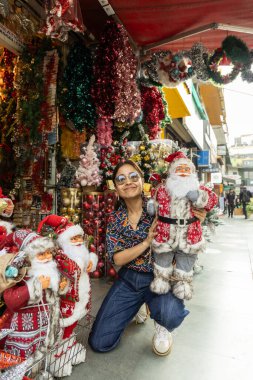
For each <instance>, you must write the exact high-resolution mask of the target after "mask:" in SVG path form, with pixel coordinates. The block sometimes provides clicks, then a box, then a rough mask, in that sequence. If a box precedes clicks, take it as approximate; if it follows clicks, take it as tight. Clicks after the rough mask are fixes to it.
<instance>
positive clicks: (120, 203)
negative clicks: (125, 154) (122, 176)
mask: <svg viewBox="0 0 253 380" xmlns="http://www.w3.org/2000/svg"><path fill="white" fill-rule="evenodd" d="M124 165H131V166H132V167H133V168H134V169H135V170H136V171H137V172H138V173H139V174H140V176H141V178H144V174H143V171H142V170H141V168H140V167H139V166H138V165H137V164H136V163H135V162H134V161H132V160H126V161H120V162H119V163H118V164H117V166H116V167H115V169H114V171H113V175H112V180H113V182H114V184H115V177H116V175H117V173H118V170H119V169H120V168H122V166H124ZM120 206H122V207H125V208H126V204H125V201H124V200H123V199H121V198H119V199H118V200H117V201H116V204H115V206H114V209H115V210H118V209H119V207H120Z"/></svg>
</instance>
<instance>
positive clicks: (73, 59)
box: [59, 44, 97, 132]
mask: <svg viewBox="0 0 253 380" xmlns="http://www.w3.org/2000/svg"><path fill="white" fill-rule="evenodd" d="M92 80H93V74H92V57H91V52H90V50H89V49H87V48H86V47H85V46H84V45H80V44H79V45H74V46H73V47H72V49H71V50H70V52H69V55H68V58H67V66H66V68H65V70H64V73H63V80H62V84H61V91H60V94H59V97H60V99H59V105H60V110H61V112H62V114H63V115H64V116H65V117H66V119H67V120H70V121H72V123H73V125H74V127H75V128H76V129H77V130H78V131H83V130H84V128H85V127H87V132H88V131H89V129H93V128H94V127H95V126H96V120H97V115H96V111H95V107H94V104H93V101H92V97H91V85H92Z"/></svg>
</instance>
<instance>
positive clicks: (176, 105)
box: [163, 87, 191, 119]
mask: <svg viewBox="0 0 253 380" xmlns="http://www.w3.org/2000/svg"><path fill="white" fill-rule="evenodd" d="M163 92H164V95H165V100H166V102H167V104H168V113H169V115H170V117H171V118H172V119H178V118H182V117H185V116H190V115H191V114H190V111H189V110H188V108H187V106H186V104H185V102H184V100H183V99H182V97H181V95H180V93H179V91H178V89H177V88H167V87H163Z"/></svg>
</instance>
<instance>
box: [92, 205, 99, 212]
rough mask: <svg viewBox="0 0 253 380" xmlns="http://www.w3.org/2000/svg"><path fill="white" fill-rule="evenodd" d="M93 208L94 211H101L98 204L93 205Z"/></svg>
mask: <svg viewBox="0 0 253 380" xmlns="http://www.w3.org/2000/svg"><path fill="white" fill-rule="evenodd" d="M92 208H93V210H94V211H98V210H99V204H98V203H93V205H92Z"/></svg>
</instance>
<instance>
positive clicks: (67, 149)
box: [60, 118, 86, 160]
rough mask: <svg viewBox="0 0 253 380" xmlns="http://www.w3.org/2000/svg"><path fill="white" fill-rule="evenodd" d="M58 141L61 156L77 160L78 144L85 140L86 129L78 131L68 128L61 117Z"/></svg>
mask: <svg viewBox="0 0 253 380" xmlns="http://www.w3.org/2000/svg"><path fill="white" fill-rule="evenodd" d="M60 130H61V134H60V141H61V154H62V157H63V158H69V159H70V160H78V158H79V156H80V146H81V145H82V144H84V143H85V141H86V131H85V130H84V131H83V132H78V131H76V130H74V131H73V130H71V129H69V128H68V126H67V123H66V122H65V120H64V119H63V118H61V119H60Z"/></svg>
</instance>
